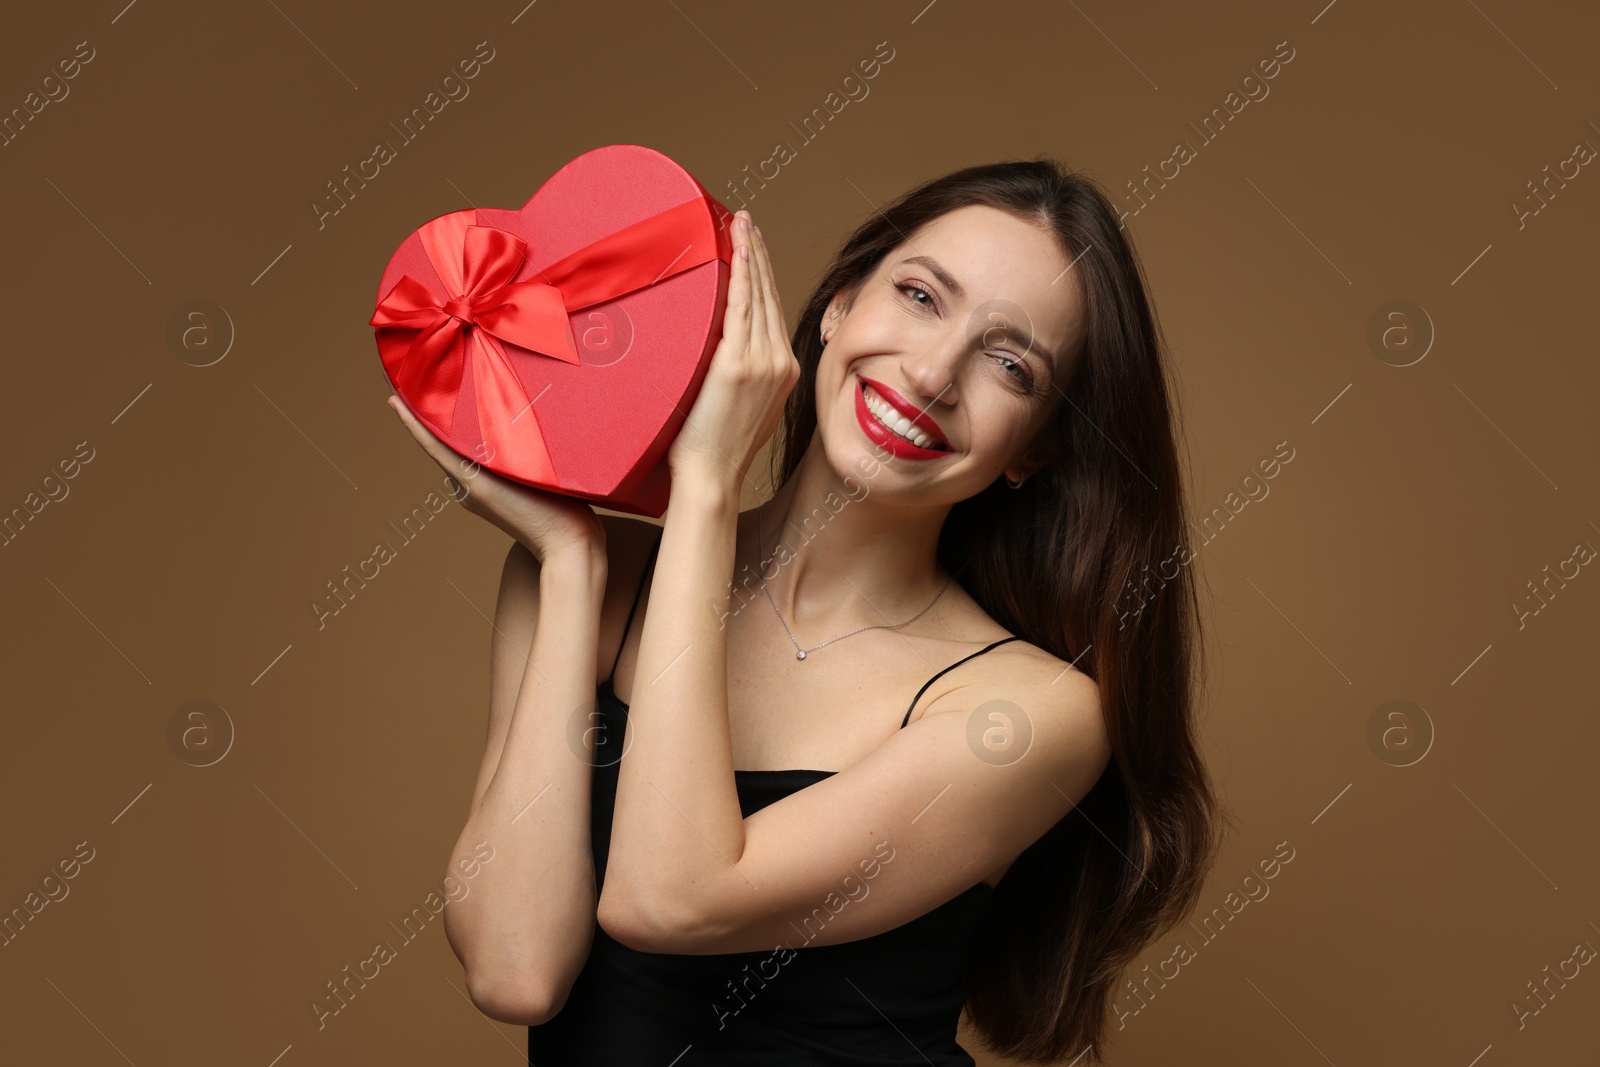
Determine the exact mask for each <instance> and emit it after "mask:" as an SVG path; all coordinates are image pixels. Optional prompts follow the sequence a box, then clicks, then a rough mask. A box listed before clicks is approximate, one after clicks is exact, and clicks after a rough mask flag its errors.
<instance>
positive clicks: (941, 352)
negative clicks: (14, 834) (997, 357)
mask: <svg viewBox="0 0 1600 1067" xmlns="http://www.w3.org/2000/svg"><path fill="white" fill-rule="evenodd" d="M969 347H970V346H969V345H968V343H967V341H966V339H965V338H963V337H962V336H961V334H960V332H959V331H958V330H955V329H951V330H949V331H946V332H943V333H941V334H940V336H939V337H938V338H937V339H936V340H932V341H929V342H928V343H926V344H921V345H918V346H916V347H915V348H914V349H913V350H911V351H909V352H907V353H906V355H904V356H903V357H901V360H900V368H901V372H902V373H903V374H904V375H905V380H906V384H907V385H908V386H910V387H911V388H912V389H913V390H914V391H915V393H916V395H915V396H911V397H908V398H907V399H909V400H913V401H915V402H916V403H917V406H918V407H921V408H924V409H927V408H931V407H932V406H933V405H934V404H944V405H946V406H949V405H952V404H954V403H955V402H956V399H957V392H956V376H957V369H958V368H959V367H960V366H961V361H962V359H963V358H964V356H965V354H966V352H967V351H969Z"/></svg>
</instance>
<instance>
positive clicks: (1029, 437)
mask: <svg viewBox="0 0 1600 1067" xmlns="http://www.w3.org/2000/svg"><path fill="white" fill-rule="evenodd" d="M1070 262H1071V261H1070V260H1068V259H1067V258H1066V257H1065V256H1064V255H1063V253H1062V250H1061V249H1060V248H1059V247H1058V246H1057V244H1056V241H1055V238H1054V237H1053V236H1052V235H1051V234H1050V233H1049V232H1048V231H1046V230H1045V229H1043V228H1042V227H1040V226H1038V225H1036V224H1034V223H1030V222H1025V221H1023V220H1022V219H1019V218H1017V217H1016V216H1014V215H1011V214H1009V213H1007V212H1004V211H1000V210H997V209H995V208H991V207H987V206H982V205H970V206H967V207H962V208H958V209H956V210H954V211H950V212H947V213H945V214H944V215H941V216H939V217H938V218H936V219H934V220H933V221H931V222H929V223H927V224H926V225H924V226H923V227H922V228H921V229H919V230H917V231H915V232H913V233H912V234H911V235H910V236H909V237H908V238H907V240H905V241H904V242H902V244H901V245H900V246H899V247H897V248H895V249H893V250H892V251H891V252H890V253H889V254H888V255H887V256H885V257H884V259H883V261H882V262H881V263H880V264H879V266H878V269H877V270H876V271H875V272H873V274H872V275H871V276H869V277H868V278H867V279H866V280H865V281H864V282H862V284H861V287H860V290H859V291H858V292H857V293H856V294H855V297H854V299H853V300H851V301H849V306H848V308H846V306H845V305H846V300H845V298H844V297H843V296H836V297H835V298H834V300H833V302H832V303H831V304H830V305H829V307H828V310H827V311H826V312H825V313H824V315H823V320H822V325H823V327H824V329H826V330H828V331H829V332H828V342H827V345H826V346H825V347H824V349H823V353H822V358H821V361H820V363H819V364H818V366H817V383H816V386H817V432H818V433H819V434H820V435H821V441H822V444H823V448H824V450H825V451H826V453H827V456H828V459H829V461H830V463H831V465H832V466H833V468H834V469H835V470H836V471H839V472H841V473H843V474H851V475H859V474H860V473H861V472H862V471H863V470H866V469H871V468H870V467H869V466H867V465H865V464H863V462H862V457H863V455H869V456H871V457H873V458H874V459H876V460H878V461H879V462H880V463H883V464H884V465H885V466H884V468H882V469H879V470H878V472H877V474H876V475H874V477H873V483H874V489H875V490H876V489H886V490H890V491H896V492H898V491H908V492H914V493H915V495H916V496H917V498H918V499H919V500H922V501H925V502H928V503H954V502H956V501H959V500H965V499H967V498H968V497H971V496H974V495H976V494H977V493H979V492H981V491H982V490H983V489H985V488H986V487H987V486H988V485H989V484H990V483H992V482H994V481H995V480H996V479H997V478H999V477H1000V476H1001V475H1002V474H1003V473H1006V472H1010V476H1011V477H1013V478H1016V477H1018V476H1021V475H1025V474H1029V473H1032V471H1033V470H1034V469H1035V467H1036V462H1034V458H1033V457H1031V456H1030V455H1028V449H1029V446H1030V444H1031V443H1032V442H1033V441H1034V439H1035V437H1036V436H1037V434H1038V432H1039V430H1040V428H1041V427H1043V426H1044V424H1045V422H1046V420H1047V419H1048V418H1049V416H1050V415H1051V413H1052V412H1053V411H1054V410H1055V407H1056V405H1057V404H1058V403H1060V402H1061V399H1062V395H1063V393H1062V389H1063V388H1064V387H1065V384H1066V379H1067V374H1068V371H1069V370H1070V369H1071V359H1072V358H1073V357H1074V356H1075V353H1076V349H1077V346H1078V344H1079V341H1080V339H1081V336H1082V332H1081V331H1082V318H1083V315H1082V310H1083V298H1082V288H1081V286H1080V284H1079V281H1078V275H1077V272H1076V271H1069V270H1068V267H1069V265H1070ZM885 404H887V405H888V408H887V409H886V408H885ZM885 420H888V421H889V422H890V423H892V424H894V425H895V426H897V427H899V428H901V430H902V431H903V432H909V433H910V435H911V437H912V439H911V440H907V439H906V438H905V437H904V436H901V435H900V434H897V433H895V432H894V430H893V429H891V428H890V427H889V426H886V425H885Z"/></svg>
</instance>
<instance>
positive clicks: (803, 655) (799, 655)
mask: <svg viewBox="0 0 1600 1067" xmlns="http://www.w3.org/2000/svg"><path fill="white" fill-rule="evenodd" d="M794 658H795V659H805V658H806V653H805V649H801V650H800V651H798V652H796V653H795V654H794Z"/></svg>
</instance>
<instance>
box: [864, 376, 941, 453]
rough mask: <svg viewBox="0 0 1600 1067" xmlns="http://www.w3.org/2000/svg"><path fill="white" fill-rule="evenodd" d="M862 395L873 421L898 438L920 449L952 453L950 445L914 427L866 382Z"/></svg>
mask: <svg viewBox="0 0 1600 1067" xmlns="http://www.w3.org/2000/svg"><path fill="white" fill-rule="evenodd" d="M861 394H862V396H863V397H864V398H865V399H866V402H867V411H868V412H869V413H871V415H872V417H873V419H875V420H876V421H877V422H878V424H879V425H880V426H882V427H883V428H884V429H886V430H888V431H889V432H890V433H892V434H894V435H895V436H896V437H899V438H901V439H902V440H906V441H909V442H911V443H912V444H914V445H916V446H917V447H918V448H926V449H927V450H928V451H930V452H948V451H950V446H949V445H947V444H945V443H944V442H943V441H940V440H938V439H937V438H935V437H931V436H929V435H928V434H926V433H924V432H922V430H921V429H919V428H918V427H916V426H913V425H912V423H911V420H910V419H908V418H906V417H905V416H904V415H902V414H900V412H899V411H897V410H896V409H895V407H894V405H892V404H890V403H889V402H888V401H887V400H885V399H883V398H882V397H881V396H879V395H878V394H877V393H876V392H874V391H873V389H872V387H871V386H869V385H867V384H866V383H865V382H862V383H861Z"/></svg>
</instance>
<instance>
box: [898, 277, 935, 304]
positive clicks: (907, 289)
mask: <svg viewBox="0 0 1600 1067" xmlns="http://www.w3.org/2000/svg"><path fill="white" fill-rule="evenodd" d="M895 288H896V289H898V290H900V291H901V292H902V293H906V294H907V295H908V296H909V297H910V298H911V302H912V303H913V304H916V305H918V306H919V307H925V308H933V307H937V306H938V300H937V298H936V297H935V296H934V295H933V291H932V290H931V289H927V288H925V287H923V286H922V285H920V284H918V283H917V282H900V283H899V284H897V285H896V286H895ZM918 293H921V294H922V295H923V296H925V297H927V298H928V299H927V300H926V301H923V300H918V299H917V294H918Z"/></svg>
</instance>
